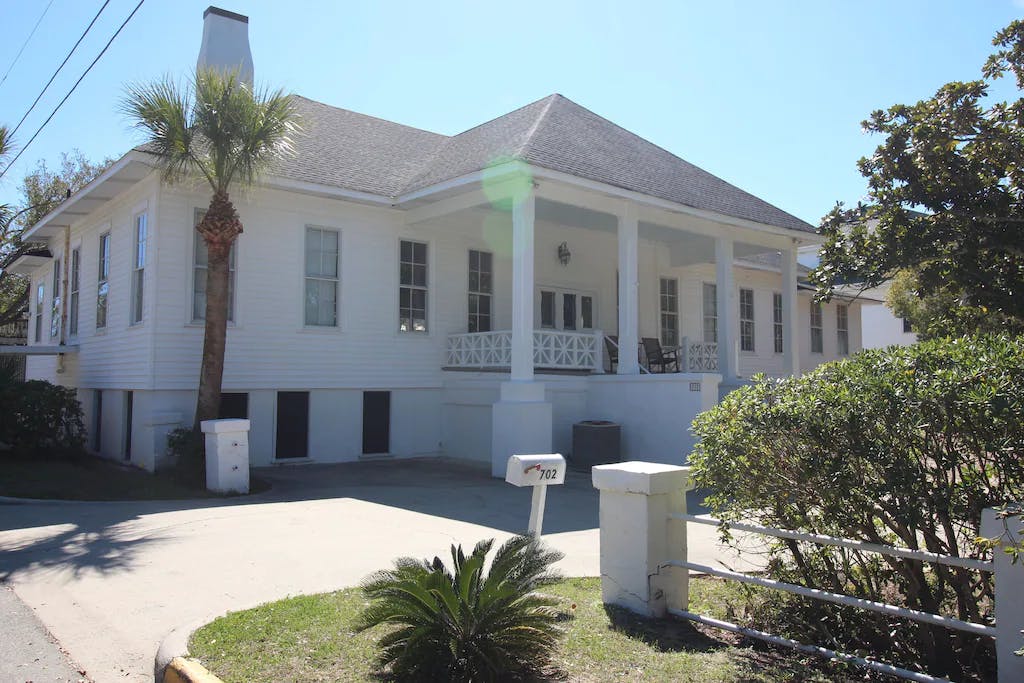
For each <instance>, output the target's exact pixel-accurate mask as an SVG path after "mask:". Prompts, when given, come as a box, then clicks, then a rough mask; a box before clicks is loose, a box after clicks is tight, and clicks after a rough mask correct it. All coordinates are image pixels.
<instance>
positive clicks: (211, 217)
mask: <svg viewBox="0 0 1024 683" xmlns="http://www.w3.org/2000/svg"><path fill="white" fill-rule="evenodd" d="M196 229H197V230H198V231H199V233H200V234H201V235H202V237H203V240H204V241H205V242H206V248H207V254H208V260H207V266H206V331H205V334H204V336H203V364H202V368H201V369H200V372H199V400H198V401H197V402H196V419H195V424H194V426H193V428H194V429H195V430H196V431H199V424H200V423H201V422H202V421H204V420H215V419H217V416H218V414H219V413H220V394H221V384H222V383H223V380H224V349H225V345H226V341H227V331H228V295H229V291H228V279H229V276H230V257H231V245H232V244H233V243H234V241H235V238H236V237H237V236H238V234H239V233H240V232H242V224H241V221H239V219H238V213H237V212H236V211H235V207H234V206H233V205H232V204H231V200H230V199H228V195H227V193H226V192H225V193H217V194H215V195H214V196H213V199H211V200H210V208H209V209H208V210H207V212H206V215H205V216H204V217H203V220H202V221H201V222H200V223H199V225H198V226H197V227H196Z"/></svg>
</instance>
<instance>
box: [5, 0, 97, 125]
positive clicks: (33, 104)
mask: <svg viewBox="0 0 1024 683" xmlns="http://www.w3.org/2000/svg"><path fill="white" fill-rule="evenodd" d="M109 4H110V0H105V2H104V3H103V6H102V7H100V11H99V12H97V13H96V16H94V17H93V18H92V21H90V22H89V25H88V26H86V27H85V31H84V32H83V33H82V35H81V36H79V38H78V41H77V42H76V43H75V46H74V47H72V48H71V52H69V53H68V56H67V57H65V58H64V61H63V62H61V63H60V66H58V67H57V70H56V71H54V72H53V75H52V76H50V80H48V81H47V82H46V85H44V86H43V89H42V90H40V91H39V95H37V96H36V99H35V101H34V102H33V103H32V106H31V107H29V108H28V111H26V112H25V115H24V116H22V117H21V121H18V125H16V126H15V127H14V130H12V131H11V139H13V138H14V134H15V133H17V132H18V129H19V128H21V124H23V123H25V119H27V118H28V115H29V114H31V113H32V110H33V109H35V108H36V105H37V104H39V100H41V99H42V97H43V95H44V94H45V93H46V89H47V88H49V87H50V85H52V84H53V79H55V78H57V74H59V73H60V70H61V69H63V68H64V65H65V64H67V63H68V60H69V59H71V55H73V54H75V50H77V49H78V46H79V45H80V44H81V43H82V40H83V39H85V36H86V34H88V33H89V30H90V29H91V28H92V25H93V24H95V23H96V20H97V19H99V18H100V15H101V14H103V10H105V9H106V8H107V5H109Z"/></svg>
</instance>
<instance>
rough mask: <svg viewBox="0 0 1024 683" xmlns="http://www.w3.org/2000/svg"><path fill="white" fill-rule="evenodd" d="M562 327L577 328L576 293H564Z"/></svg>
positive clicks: (566, 328)
mask: <svg viewBox="0 0 1024 683" xmlns="http://www.w3.org/2000/svg"><path fill="white" fill-rule="evenodd" d="M562 329H563V330H575V329H576V295H575V294H563V295H562Z"/></svg>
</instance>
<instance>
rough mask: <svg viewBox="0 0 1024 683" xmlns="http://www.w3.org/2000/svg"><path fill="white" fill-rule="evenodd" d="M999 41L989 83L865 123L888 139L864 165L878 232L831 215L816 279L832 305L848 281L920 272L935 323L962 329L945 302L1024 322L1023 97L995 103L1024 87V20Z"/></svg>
mask: <svg viewBox="0 0 1024 683" xmlns="http://www.w3.org/2000/svg"><path fill="white" fill-rule="evenodd" d="M993 44H994V45H995V46H996V47H998V48H1000V49H998V50H997V51H996V52H995V53H994V54H993V55H992V56H991V57H989V59H988V61H987V62H986V63H985V65H984V68H983V70H982V71H983V78H982V79H980V80H975V81H970V82H966V83H963V82H952V83H947V84H946V85H944V86H942V87H941V88H939V90H938V91H937V92H936V94H935V96H934V97H932V98H930V99H926V100H922V101H920V102H918V103H916V104H912V105H906V104H898V105H895V106H892V107H890V108H889V109H886V110H879V111H875V112H873V113H872V114H871V118H870V119H868V120H867V121H865V122H864V124H863V125H864V128H865V129H866V130H868V131H870V132H873V133H879V134H881V135H884V136H885V141H884V142H883V143H882V144H881V145H879V146H878V148H877V149H876V150H875V153H874V154H873V155H871V156H870V157H866V158H863V159H861V160H860V161H859V163H858V165H859V168H860V171H861V173H862V174H863V175H864V176H865V177H866V178H867V179H868V187H869V206H868V208H867V214H866V218H868V219H877V225H875V226H873V227H871V228H869V227H868V225H867V222H866V221H858V222H855V223H853V224H852V225H851V224H850V222H849V218H850V215H849V212H847V211H845V210H844V209H843V207H842V205H841V204H840V205H838V206H837V207H836V208H835V209H833V211H832V212H830V213H829V214H828V215H827V216H826V217H825V218H824V220H823V223H822V228H821V230H822V233H823V234H824V235H825V236H826V238H827V242H826V244H825V245H824V247H823V248H822V252H821V261H820V265H819V266H818V268H816V269H815V271H814V272H813V273H812V279H813V281H814V282H815V283H816V284H817V286H818V288H819V292H820V294H821V295H822V296H823V297H825V298H827V297H828V296H830V295H831V293H832V292H833V289H834V287H835V286H836V285H838V284H841V283H844V282H845V283H849V282H858V283H862V285H863V286H864V287H865V288H870V287H875V286H877V285H879V284H881V283H883V282H886V281H888V280H890V279H891V278H892V277H894V276H895V274H896V273H897V272H899V271H901V270H910V271H912V272H913V277H914V288H913V290H914V293H915V295H916V296H920V297H930V296H933V295H936V296H938V297H939V299H938V301H937V302H932V304H930V305H929V306H930V311H931V314H932V315H940V314H941V315H947V316H950V317H951V318H953V319H952V320H951V321H950V322H951V326H952V327H954V328H955V327H956V326H957V324H960V323H962V322H963V321H959V322H958V321H957V320H956V319H955V318H956V315H955V313H953V312H952V311H953V308H951V307H949V306H941V305H939V304H940V303H941V302H943V301H946V302H951V301H955V302H958V303H962V304H964V305H966V306H969V307H974V308H975V309H977V311H978V312H979V313H982V314H986V315H987V314H989V313H991V314H993V315H995V316H996V317H997V318H998V319H999V320H1004V321H1008V325H1009V326H1010V327H1014V328H1016V329H1019V327H1020V326H1022V325H1024V98H1020V97H1018V98H1017V99H1015V100H1012V101H1007V102H994V103H989V102H988V100H987V98H988V95H989V89H990V87H991V85H992V83H993V82H994V81H995V80H996V79H999V78H1001V77H1003V76H1005V75H1007V74H1009V75H1011V76H1012V77H1013V78H1014V79H1015V83H1016V89H1017V92H1018V93H1019V92H1020V91H1021V90H1024V21H1015V22H1013V23H1012V24H1010V25H1009V26H1008V27H1006V28H1005V29H1004V30H1002V31H1000V32H999V33H998V34H997V35H996V37H995V39H994V40H993ZM933 322H936V323H937V321H933Z"/></svg>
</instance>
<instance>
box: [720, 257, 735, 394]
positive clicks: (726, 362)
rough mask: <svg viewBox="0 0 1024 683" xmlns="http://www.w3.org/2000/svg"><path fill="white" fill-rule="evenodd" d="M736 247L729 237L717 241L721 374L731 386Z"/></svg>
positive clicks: (733, 356) (733, 363)
mask: <svg viewBox="0 0 1024 683" xmlns="http://www.w3.org/2000/svg"><path fill="white" fill-rule="evenodd" d="M732 270H733V245H732V240H731V239H728V238H726V237H717V238H715V275H716V285H715V290H716V296H717V299H716V305H717V306H716V307H717V309H718V372H719V374H721V375H722V381H723V382H725V383H728V382H729V380H732V379H735V378H736V372H737V369H738V368H737V367H736V310H735V306H734V305H733V304H734V297H735V295H734V294H733V289H734V285H733V279H732Z"/></svg>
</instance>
